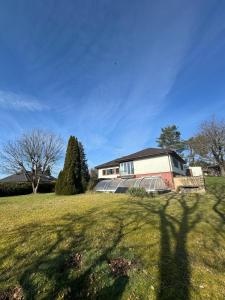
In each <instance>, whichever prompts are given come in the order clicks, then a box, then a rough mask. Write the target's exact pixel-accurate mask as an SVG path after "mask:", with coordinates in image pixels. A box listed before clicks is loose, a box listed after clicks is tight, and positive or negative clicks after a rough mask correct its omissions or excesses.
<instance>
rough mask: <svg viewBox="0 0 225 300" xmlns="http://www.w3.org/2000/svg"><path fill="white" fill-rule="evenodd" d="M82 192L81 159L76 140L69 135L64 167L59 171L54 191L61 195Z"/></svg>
mask: <svg viewBox="0 0 225 300" xmlns="http://www.w3.org/2000/svg"><path fill="white" fill-rule="evenodd" d="M81 192H83V187H82V181H81V161H80V148H79V144H78V140H77V139H76V138H75V137H74V136H71V137H70V138H69V142H68V146H67V150H66V157H65V162H64V168H63V170H62V171H61V172H60V174H59V177H58V180H57V183H56V193H57V194H61V195H74V194H78V193H81Z"/></svg>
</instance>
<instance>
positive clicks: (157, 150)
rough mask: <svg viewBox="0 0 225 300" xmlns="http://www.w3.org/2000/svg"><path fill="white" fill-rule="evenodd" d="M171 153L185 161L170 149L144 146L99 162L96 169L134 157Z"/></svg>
mask: <svg viewBox="0 0 225 300" xmlns="http://www.w3.org/2000/svg"><path fill="white" fill-rule="evenodd" d="M168 154H170V155H172V156H174V157H176V158H177V159H178V160H180V161H181V162H183V163H185V161H184V160H183V158H182V157H181V156H180V155H179V154H177V153H176V152H175V151H174V150H171V149H161V148H146V149H144V150H141V151H138V152H135V153H132V154H129V155H126V156H122V157H119V158H117V159H114V160H111V161H109V162H107V163H104V164H101V165H98V166H96V167H95V168H96V169H101V168H107V167H116V166H118V165H119V164H120V163H121V162H126V161H130V160H135V159H142V158H148V157H154V156H161V155H168Z"/></svg>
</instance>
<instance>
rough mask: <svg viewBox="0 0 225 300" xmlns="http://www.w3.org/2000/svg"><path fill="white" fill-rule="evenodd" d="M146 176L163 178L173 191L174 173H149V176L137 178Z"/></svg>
mask: <svg viewBox="0 0 225 300" xmlns="http://www.w3.org/2000/svg"><path fill="white" fill-rule="evenodd" d="M145 176H161V177H162V178H163V180H164V181H165V183H166V185H167V186H168V187H169V188H171V189H173V188H174V182H173V173H172V172H162V173H147V174H137V175H135V177H136V178H140V177H145Z"/></svg>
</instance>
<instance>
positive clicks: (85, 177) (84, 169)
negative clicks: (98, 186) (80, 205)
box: [78, 142, 90, 191]
mask: <svg viewBox="0 0 225 300" xmlns="http://www.w3.org/2000/svg"><path fill="white" fill-rule="evenodd" d="M78 145H79V150H80V163H81V183H82V188H83V191H86V190H87V186H88V182H89V180H90V174H89V170H88V164H87V159H86V154H85V152H84V146H83V145H82V143H81V142H78Z"/></svg>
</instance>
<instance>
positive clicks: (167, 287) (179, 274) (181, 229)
mask: <svg viewBox="0 0 225 300" xmlns="http://www.w3.org/2000/svg"><path fill="white" fill-rule="evenodd" d="M172 201H177V202H178V203H179V208H180V213H179V214H180V216H179V217H175V216H173V215H172V214H171V213H169V212H168V209H169V206H170V204H171V202H172ZM137 204H138V205H139V206H141V207H143V208H145V210H146V211H147V212H149V213H150V214H149V217H151V214H152V213H153V214H156V215H158V216H159V219H160V232H161V237H160V262H159V279H160V286H159V290H158V295H157V299H159V300H161V299H171V300H172V299H179V300H188V299H189V298H190V297H189V290H190V265H189V256H188V251H187V238H188V234H189V233H190V232H191V230H192V229H193V228H194V227H195V226H196V224H197V223H198V222H200V215H199V214H196V211H197V209H198V204H199V196H198V195H196V199H195V201H194V203H193V204H191V205H190V204H188V199H187V197H186V196H184V195H181V196H177V197H175V199H174V196H173V195H172V196H170V197H169V198H167V200H166V201H165V203H164V204H160V205H158V204H155V203H153V201H149V202H146V201H145V202H143V201H138V202H137ZM193 215H194V217H193ZM145 217H146V218H147V216H145ZM191 219H192V220H191ZM173 244H175V245H174V246H173Z"/></svg>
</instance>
